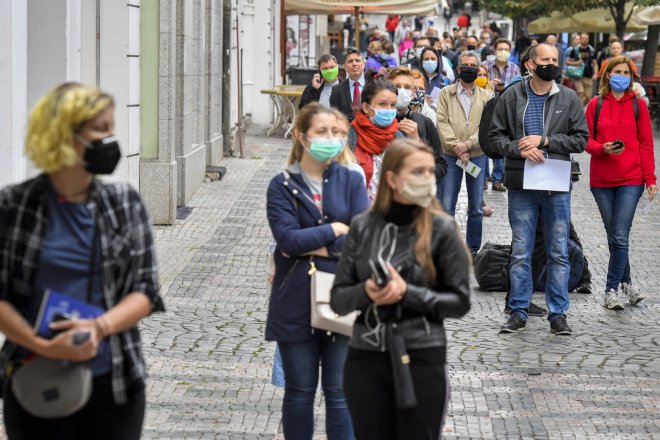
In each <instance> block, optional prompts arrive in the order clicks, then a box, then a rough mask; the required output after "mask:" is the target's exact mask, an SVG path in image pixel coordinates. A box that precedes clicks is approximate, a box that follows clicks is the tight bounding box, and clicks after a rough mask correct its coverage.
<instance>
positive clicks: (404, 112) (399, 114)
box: [396, 106, 413, 122]
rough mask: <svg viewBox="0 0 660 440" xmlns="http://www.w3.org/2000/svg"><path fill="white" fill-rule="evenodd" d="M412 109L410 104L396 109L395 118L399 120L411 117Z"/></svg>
mask: <svg viewBox="0 0 660 440" xmlns="http://www.w3.org/2000/svg"><path fill="white" fill-rule="evenodd" d="M412 114H413V111H412V110H411V109H410V106H408V107H404V108H400V109H397V110H396V120H397V121H399V122H401V120H402V119H412V118H413V117H412Z"/></svg>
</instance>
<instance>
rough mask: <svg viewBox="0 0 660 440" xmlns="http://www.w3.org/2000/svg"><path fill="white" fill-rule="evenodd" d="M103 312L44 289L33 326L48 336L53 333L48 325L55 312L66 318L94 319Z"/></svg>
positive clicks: (100, 309)
mask: <svg viewBox="0 0 660 440" xmlns="http://www.w3.org/2000/svg"><path fill="white" fill-rule="evenodd" d="M103 313H104V310H103V309H102V308H100V307H98V306H93V305H91V304H88V303H86V302H85V301H81V300H79V299H76V298H73V297H71V296H68V295H64V294H62V293H59V292H55V291H54V290H46V292H45V293H44V298H43V299H42V300H41V307H40V308H39V314H38V315H37V320H36V323H35V325H34V328H35V330H36V331H37V334H38V335H40V336H43V337H46V338H50V337H52V336H53V333H52V331H51V330H50V328H49V327H48V326H49V325H50V323H51V322H53V318H54V317H55V315H56V314H60V315H62V316H65V317H67V319H94V318H96V317H97V316H101V315H102V314H103Z"/></svg>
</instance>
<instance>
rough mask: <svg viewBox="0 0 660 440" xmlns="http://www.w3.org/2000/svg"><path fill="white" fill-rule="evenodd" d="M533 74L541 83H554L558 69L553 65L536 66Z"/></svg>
mask: <svg viewBox="0 0 660 440" xmlns="http://www.w3.org/2000/svg"><path fill="white" fill-rule="evenodd" d="M534 73H536V76H538V77H539V78H541V79H542V80H543V81H554V80H555V78H557V74H558V73H559V67H557V66H555V65H554V64H537V65H536V68H535V69H534Z"/></svg>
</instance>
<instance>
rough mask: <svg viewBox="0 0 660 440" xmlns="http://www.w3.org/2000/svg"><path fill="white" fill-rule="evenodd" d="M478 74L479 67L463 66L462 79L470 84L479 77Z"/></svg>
mask: <svg viewBox="0 0 660 440" xmlns="http://www.w3.org/2000/svg"><path fill="white" fill-rule="evenodd" d="M478 74H479V68H478V67H461V72H460V75H461V79H462V80H463V81H465V82H466V83H468V84H472V83H473V82H474V81H475V80H476V79H477V75H478Z"/></svg>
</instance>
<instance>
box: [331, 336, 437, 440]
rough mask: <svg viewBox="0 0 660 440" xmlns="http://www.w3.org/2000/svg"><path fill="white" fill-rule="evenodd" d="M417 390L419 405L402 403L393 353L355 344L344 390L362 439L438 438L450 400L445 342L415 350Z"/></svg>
mask: <svg viewBox="0 0 660 440" xmlns="http://www.w3.org/2000/svg"><path fill="white" fill-rule="evenodd" d="M408 354H409V355H410V370H411V372H412V379H413V383H414V385H415V393H416V395H417V406H416V407H415V408H413V409H398V408H397V405H396V396H395V394H394V379H393V377H392V367H391V364H390V356H389V353H387V352H385V353H383V352H374V351H364V350H355V349H352V348H351V349H349V351H348V357H347V359H346V364H345V365H344V396H345V397H346V403H348V410H349V411H350V413H351V418H352V419H353V430H354V431H355V438H356V440H372V439H373V440H438V439H439V438H440V435H441V431H442V425H443V424H444V416H445V412H446V410H447V403H448V402H449V380H448V379H447V373H446V369H445V351H444V349H443V348H430V349H424V350H409V352H408Z"/></svg>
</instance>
